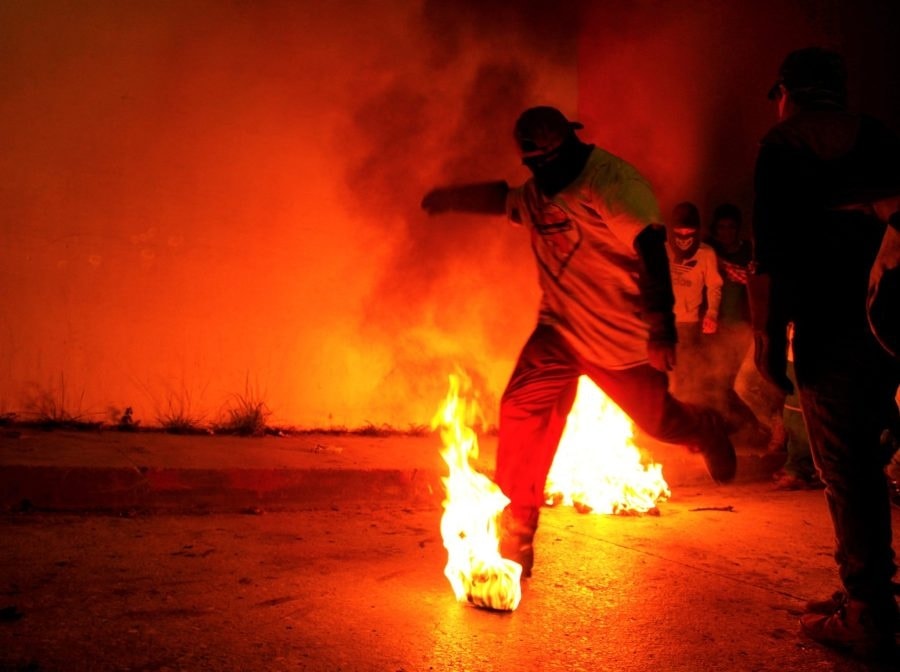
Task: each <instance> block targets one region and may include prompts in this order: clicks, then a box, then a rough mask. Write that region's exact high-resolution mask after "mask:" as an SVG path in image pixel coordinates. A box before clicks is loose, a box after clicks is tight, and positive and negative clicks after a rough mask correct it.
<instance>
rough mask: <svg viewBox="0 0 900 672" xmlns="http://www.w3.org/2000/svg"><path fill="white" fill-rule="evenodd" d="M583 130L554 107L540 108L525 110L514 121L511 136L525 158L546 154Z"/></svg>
mask: <svg viewBox="0 0 900 672" xmlns="http://www.w3.org/2000/svg"><path fill="white" fill-rule="evenodd" d="M579 128H584V126H583V125H582V124H581V123H580V122H577V121H569V120H568V119H566V115H564V114H563V113H562V112H560V111H559V110H557V109H556V108H555V107H548V106H540V107H531V108H529V109H527V110H525V111H524V112H523V113H522V114H521V115H519V119H518V120H517V121H516V126H515V129H514V130H513V135H514V136H515V138H516V143H517V144H518V145H519V149H520V150H521V151H522V154H523V155H525V156H529V155H531V156H534V155H539V154H547V153H548V152H552V151H553V150H554V149H556V148H557V147H559V146H560V145H561V144H562V143H563V141H564V140H565V139H566V138H568V137H569V136H570V135H571V134H572V133H573V131H575V130H577V129H579Z"/></svg>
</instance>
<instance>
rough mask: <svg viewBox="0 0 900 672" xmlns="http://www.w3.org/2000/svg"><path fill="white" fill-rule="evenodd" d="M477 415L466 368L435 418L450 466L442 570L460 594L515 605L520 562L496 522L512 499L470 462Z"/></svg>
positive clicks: (486, 603) (490, 604) (483, 603)
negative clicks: (506, 552) (508, 552)
mask: <svg viewBox="0 0 900 672" xmlns="http://www.w3.org/2000/svg"><path fill="white" fill-rule="evenodd" d="M479 415H480V409H479V408H478V404H477V402H476V401H475V399H474V396H473V394H472V389H471V383H470V381H469V379H468V378H467V377H466V376H465V374H461V373H460V374H455V375H454V374H451V375H450V391H449V392H448V393H447V397H446V399H444V402H443V404H442V405H441V407H440V409H439V410H438V412H437V414H436V415H435V416H434V419H433V420H432V423H431V424H432V428H436V427H440V429H441V439H442V441H443V442H444V450H443V451H441V456H442V457H443V458H444V461H445V462H446V463H447V466H448V467H449V468H450V473H449V476H447V477H446V478H444V479H443V481H444V487H445V489H446V492H447V496H446V498H445V500H444V515H443V517H442V518H441V536H442V537H443V539H444V547H445V548H446V549H447V556H448V557H447V566H446V567H445V568H444V575H445V576H446V577H447V579H448V580H449V581H450V585H451V586H453V592H454V593H456V598H457V599H458V600H460V601H463V600H468V601H469V602H471V603H472V604H474V605H475V606H478V607H485V608H488V609H497V610H501V611H512V610H513V609H515V608H516V607H517V606H519V601H520V600H521V599H522V587H521V585H520V579H521V576H522V566H521V565H520V564H519V563H517V562H513V561H512V560H506V559H505V558H502V557H500V551H499V536H498V526H497V521H498V518H499V516H500V513H501V512H502V511H503V509H504V508H505V507H506V505H507V504H508V503H509V500H508V499H507V498H506V495H504V494H503V493H502V492H501V491H500V488H499V487H497V485H496V484H495V483H494V482H493V481H491V480H490V479H489V478H487V477H486V476H485V475H484V474H481V473H479V472H477V471H475V470H474V469H472V467H471V465H470V463H469V459H470V458H471V459H475V458H477V457H478V437H477V436H476V434H475V431H474V429H473V428H472V425H473V424H474V423H475V422H476V421H477V420H478V419H479Z"/></svg>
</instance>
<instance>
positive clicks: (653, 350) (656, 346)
mask: <svg viewBox="0 0 900 672" xmlns="http://www.w3.org/2000/svg"><path fill="white" fill-rule="evenodd" d="M647 359H649V360H650V366H652V367H653V368H654V369H657V370H658V371H671V370H672V369H674V368H675V360H676V357H675V344H674V343H670V342H667V341H649V342H648V343H647Z"/></svg>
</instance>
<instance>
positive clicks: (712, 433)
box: [586, 364, 737, 483]
mask: <svg viewBox="0 0 900 672" xmlns="http://www.w3.org/2000/svg"><path fill="white" fill-rule="evenodd" d="M586 370H587V373H588V375H589V376H590V377H591V380H593V381H594V382H595V383H596V384H597V386H598V387H599V388H600V389H601V390H603V391H604V392H605V393H606V394H607V396H609V398H610V399H612V400H613V401H614V402H615V403H616V404H617V405H618V406H619V408H621V409H622V410H623V411H625V413H626V414H627V415H628V417H630V418H631V419H632V421H634V424H635V425H637V426H638V427H639V428H640V429H641V431H644V432H646V433H647V434H649V435H650V436H652V437H653V438H655V439H657V440H659V441H664V442H666V443H677V444H681V445H684V446H687V447H688V448H689V449H691V450H694V451H697V452H700V453H701V454H702V455H703V458H704V460H705V461H706V466H707V468H708V469H709V473H710V476H712V478H713V480H715V481H717V482H720V483H724V482H728V481H730V480H732V479H733V478H734V474H735V469H736V467H737V459H736V456H735V453H734V447H733V446H732V445H731V442H730V441H729V439H728V434H727V432H726V431H725V422H724V420H723V418H722V416H721V415H720V414H719V413H718V412H717V411H715V410H713V409H711V408H706V407H703V406H695V405H693V404H688V403H684V402H682V401H679V400H678V399H676V398H675V397H673V396H672V395H671V394H670V393H669V380H668V376H667V375H666V374H665V373H663V372H662V371H658V370H656V369H654V368H653V367H652V366H650V365H649V364H644V365H641V366H634V367H630V368H627V369H615V370H614V369H602V368H599V367H591V366H587V367H586Z"/></svg>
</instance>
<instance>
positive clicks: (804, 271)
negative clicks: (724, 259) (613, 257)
mask: <svg viewBox="0 0 900 672" xmlns="http://www.w3.org/2000/svg"><path fill="white" fill-rule="evenodd" d="M769 97H770V98H771V99H772V100H773V101H775V102H777V104H778V112H779V119H780V122H779V123H778V124H776V125H775V126H774V127H773V128H772V129H771V130H770V131H769V132H768V133H767V134H766V136H765V137H764V138H763V140H762V143H761V146H760V149H759V153H758V156H757V161H756V168H755V200H754V211H753V230H754V253H755V264H756V270H755V274H754V275H753V276H752V278H751V287H750V294H751V308H752V311H753V322H754V339H755V357H756V364H757V367H758V368H759V370H760V372H761V373H762V374H763V376H764V377H766V378H767V379H768V380H770V381H771V382H773V383H775V384H776V385H778V386H779V387H781V388H782V389H783V390H784V391H785V392H790V391H791V390H792V387H793V386H792V384H791V382H790V380H789V379H788V378H787V375H786V368H787V367H786V357H787V348H786V345H787V344H786V334H787V325H788V323H789V322H793V324H794V340H793V354H794V370H795V374H796V380H797V383H798V388H799V393H800V400H801V405H802V409H803V414H804V417H805V419H806V425H807V429H808V434H809V441H810V448H811V451H812V456H813V460H814V462H815V465H816V468H817V470H818V473H819V476H820V478H821V480H822V481H823V482H824V484H825V486H826V491H825V494H826V499H827V502H828V507H829V511H830V513H831V519H832V522H833V525H834V532H835V539H836V545H837V546H836V550H835V559H836V561H837V565H838V570H839V574H840V579H841V582H842V584H843V585H842V590H841V591H840V592H839V593H836V594H835V597H833V598H832V599H829V600H825V601H822V602H810V603H809V604H808V605H807V608H808V613H806V614H805V615H804V616H802V618H801V628H802V630H803V632H804V633H805V634H806V635H807V636H809V637H811V638H812V639H814V640H816V641H818V642H820V643H822V644H825V645H828V646H831V647H835V648H840V649H845V650H849V651H851V652H853V653H855V654H857V655H859V656H863V657H870V656H874V657H881V656H888V657H891V656H894V655H895V649H894V647H895V645H894V624H895V620H896V617H897V604H896V601H895V598H894V593H893V587H892V578H893V575H894V573H895V571H896V564H895V562H894V553H893V551H892V546H891V514H890V503H889V499H888V488H887V483H886V478H885V473H884V467H885V454H884V451H883V450H881V448H880V437H881V434H882V432H883V430H884V429H885V428H886V427H888V426H890V425H892V424H893V425H896V423H897V419H898V413H897V407H896V406H895V404H894V401H893V396H894V392H895V390H896V389H897V386H898V383H900V372H898V362H897V361H896V360H895V359H893V358H892V357H891V356H890V355H889V354H888V352H887V351H886V350H885V349H884V348H883V347H881V345H880V344H879V342H878V340H877V339H876V338H875V337H874V335H873V332H872V329H871V328H870V325H869V319H868V316H867V296H869V293H870V289H869V285H870V276H871V275H873V270H872V269H873V262H874V260H875V259H876V255H877V254H878V250H879V247H880V246H881V243H882V240H883V239H885V234H886V220H891V221H894V222H896V211H897V203H898V201H897V196H898V195H900V140H898V137H897V136H896V135H895V134H894V133H892V132H891V131H890V130H889V129H888V128H887V127H886V126H885V125H883V124H882V123H880V122H879V121H877V120H875V119H873V118H870V117H867V116H862V115H859V114H854V113H851V112H850V111H848V109H847V88H846V74H845V68H844V63H843V60H842V58H841V56H840V55H839V54H837V53H834V52H832V51H829V50H825V49H821V48H817V47H811V48H807V49H801V50H798V51H794V52H792V53H790V54H789V55H788V56H787V58H786V59H785V61H784V63H783V64H782V66H781V69H780V71H779V76H778V80H777V81H776V83H775V85H774V86H773V87H772V89H771V91H770V94H769ZM879 215H880V216H879ZM892 218H893V219H892ZM897 310H898V311H900V306H897Z"/></svg>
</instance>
